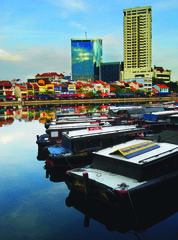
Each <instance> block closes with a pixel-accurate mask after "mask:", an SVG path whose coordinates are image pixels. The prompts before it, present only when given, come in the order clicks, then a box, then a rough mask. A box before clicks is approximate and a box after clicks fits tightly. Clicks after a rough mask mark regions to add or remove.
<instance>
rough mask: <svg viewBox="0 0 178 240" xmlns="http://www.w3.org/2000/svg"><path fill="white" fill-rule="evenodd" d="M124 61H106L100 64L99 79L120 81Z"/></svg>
mask: <svg viewBox="0 0 178 240" xmlns="http://www.w3.org/2000/svg"><path fill="white" fill-rule="evenodd" d="M122 70H123V62H105V63H101V64H100V71H99V73H100V74H99V79H100V80H102V81H103V82H108V83H109V82H115V81H120V73H121V71H122Z"/></svg>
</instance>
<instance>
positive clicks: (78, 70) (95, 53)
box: [71, 39, 102, 81]
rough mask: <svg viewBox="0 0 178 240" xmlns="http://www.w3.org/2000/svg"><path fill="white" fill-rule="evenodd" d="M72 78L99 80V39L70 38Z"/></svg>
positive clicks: (100, 42) (100, 41)
mask: <svg viewBox="0 0 178 240" xmlns="http://www.w3.org/2000/svg"><path fill="white" fill-rule="evenodd" d="M71 58H72V79H73V80H80V79H81V80H92V81H93V80H99V66H100V63H101V62H102V40H101V39H85V40H81V39H71Z"/></svg>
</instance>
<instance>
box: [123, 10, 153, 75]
mask: <svg viewBox="0 0 178 240" xmlns="http://www.w3.org/2000/svg"><path fill="white" fill-rule="evenodd" d="M123 12H124V79H127V78H135V77H146V73H147V77H148V76H149V72H151V64H152V10H151V7H150V6H147V7H136V8H130V9H124V10H123Z"/></svg>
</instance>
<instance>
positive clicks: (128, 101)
mask: <svg viewBox="0 0 178 240" xmlns="http://www.w3.org/2000/svg"><path fill="white" fill-rule="evenodd" d="M177 100H178V98H175V97H164V98H161V97H160V98H158V97H155V98H154V97H153V98H152V97H149V98H139V97H137V98H99V99H62V100H38V101H5V102H0V106H36V105H79V104H85V105H91V104H107V105H116V104H142V103H143V104H151V103H156V102H157V103H162V102H169V101H170V102H171V101H177Z"/></svg>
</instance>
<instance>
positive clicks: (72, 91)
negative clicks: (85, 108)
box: [0, 73, 169, 101]
mask: <svg viewBox="0 0 178 240" xmlns="http://www.w3.org/2000/svg"><path fill="white" fill-rule="evenodd" d="M35 77H36V78H35V79H29V80H28V82H26V83H19V82H17V81H13V82H11V81H8V80H2V81H0V101H6V100H7V101H8V100H17V99H18V100H20V99H22V100H30V99H31V100H40V99H46V98H48V99H54V98H55V99H62V98H66V97H75V98H80V97H87V96H89V93H93V95H92V96H101V97H105V96H109V97H115V96H116V93H114V90H115V88H116V87H117V86H119V87H120V88H121V89H123V90H129V92H133V93H134V92H136V91H137V90H143V92H144V91H146V89H145V87H144V84H143V83H142V82H141V81H135V80H134V79H133V80H129V81H117V82H114V83H112V84H109V83H106V82H103V81H99V80H98V81H75V82H74V81H70V80H69V79H64V78H63V75H62V76H61V74H60V75H59V74H57V73H44V74H41V75H40V74H37V75H36V76H35ZM61 77H62V78H61ZM159 92H162V93H163V92H165V93H168V92H169V88H168V87H167V86H166V85H165V84H157V85H155V86H152V93H159Z"/></svg>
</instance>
